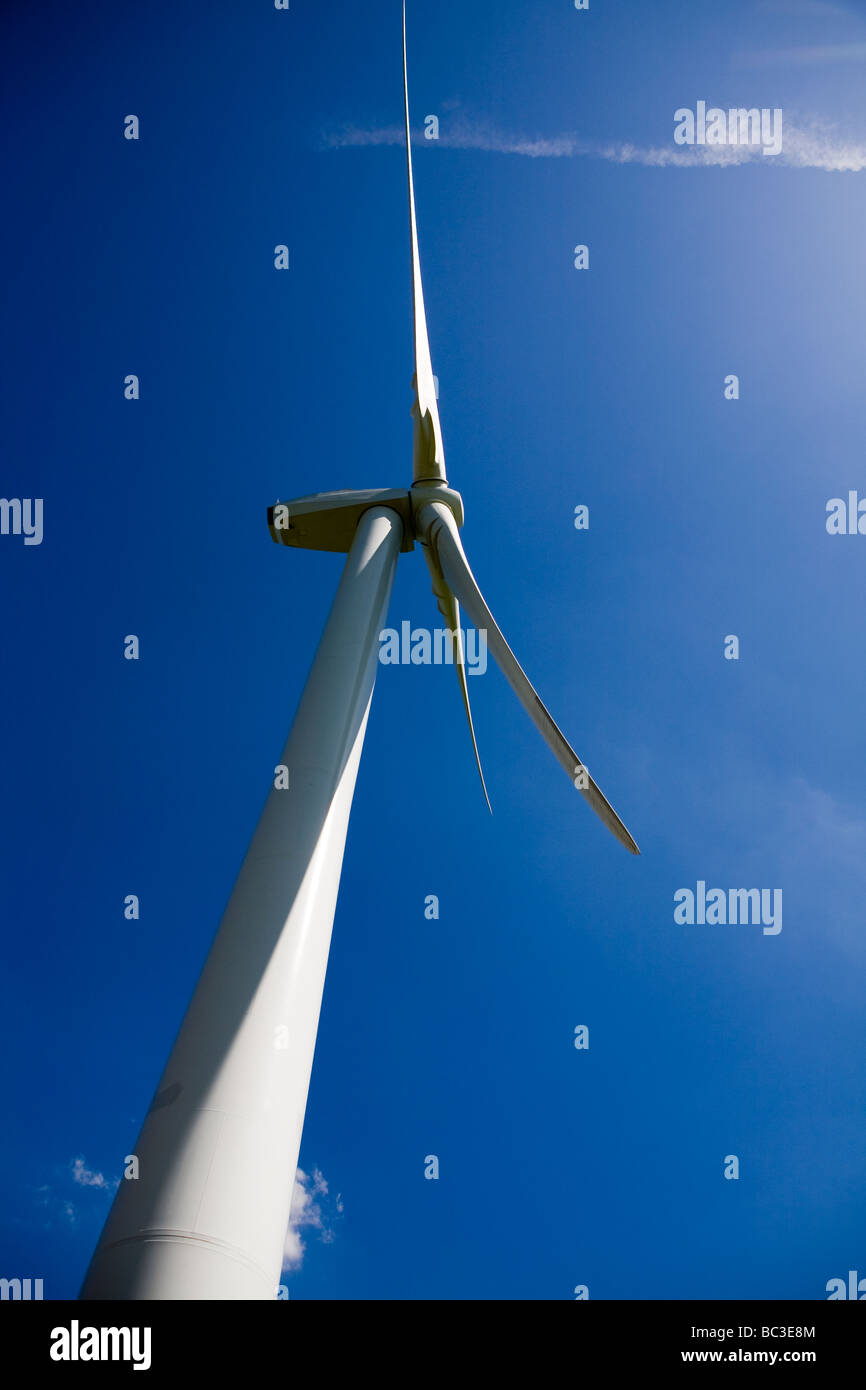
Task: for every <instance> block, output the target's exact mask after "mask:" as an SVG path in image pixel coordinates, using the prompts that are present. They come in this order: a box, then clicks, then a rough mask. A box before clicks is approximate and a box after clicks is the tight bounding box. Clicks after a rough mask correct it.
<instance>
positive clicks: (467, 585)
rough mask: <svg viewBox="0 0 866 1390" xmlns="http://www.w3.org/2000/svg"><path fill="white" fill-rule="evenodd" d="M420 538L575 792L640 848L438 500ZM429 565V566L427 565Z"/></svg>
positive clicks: (423, 519) (427, 512)
mask: <svg viewBox="0 0 866 1390" xmlns="http://www.w3.org/2000/svg"><path fill="white" fill-rule="evenodd" d="M418 522H419V525H418V532H419V539H420V538H421V536H423V537H424V541H425V543H426V544H427V545H428V546H429V547H430V549H431V550H432V551H433V558H434V560H435V563H436V564H437V566H438V567H439V569H440V570H441V572H442V576H443V578H444V580H445V583H446V585H447V586H448V588H449V590H450V591H451V592H452V593H453V594H454V596H455V597H456V598H457V599H458V600H459V601H460V603H462V605H463V607H464V608H465V610H466V612H467V613H468V615H469V617H470V618H471V620H472V622H473V623H474V625H475V627H476V628H477V629H478V630H479V632H483V631H486V633H487V645H488V647H489V648H490V651H491V652H492V654H493V657H494V659H495V660H496V663H497V665H498V666H499V668H500V670H501V671H502V673H503V675H504V676H505V678H506V680H507V681H508V683H509V685H510V686H511V688H512V690H513V691H514V693H515V695H516V696H517V698H518V699H519V701H520V703H521V704H522V705H523V708H524V709H525V710H526V712H527V714H528V715H529V717H530V719H531V720H532V722H533V723H534V724H535V726H536V728H537V729H538V730H539V732H540V733H541V735H542V737H543V738H544V740H545V742H546V743H547V744H548V746H549V747H550V748H551V749H552V751H553V754H554V756H555V757H556V759H557V761H558V762H559V763H560V765H561V766H562V767H563V768H564V769H565V771H566V772H567V773H568V775H569V777H570V778H571V779H572V781H573V782H574V784H575V786H576V787H577V789H578V791H580V792H581V793H582V794H583V796H584V797H585V798H586V800H587V801H588V802H589V804H590V806H591V807H592V809H593V810H594V811H595V813H596V815H597V816H599V817H600V818H601V820H603V821H604V823H605V825H606V826H607V828H608V830H610V831H611V833H612V834H613V835H615V836H616V838H617V839H618V840H619V842H620V844H622V845H625V847H626V849H627V850H628V851H629V853H630V854H640V850H639V849H638V847H637V845H636V844H635V842H634V840H633V839H632V837H631V835H630V834H629V832H628V830H627V829H626V827H625V826H624V825H623V823H622V821H621V820H620V818H619V816H618V815H617V813H616V811H615V810H614V809H613V807H612V806H611V804H610V802H609V801H608V800H607V797H606V796H605V795H604V794H603V792H602V791H601V789H600V788H599V787H598V786H597V785H596V783H595V782H594V781H593V779H592V777H590V775H589V773H588V772H587V770H586V768H585V767H584V766H583V764H582V762H581V761H580V758H578V756H577V754H576V753H575V751H574V749H573V748H572V747H571V745H570V744H569V743H568V740H567V739H566V738H565V735H564V734H563V733H562V731H561V730H560V729H559V728H558V727H557V725H556V724H555V722H554V720H553V718H552V717H551V715H550V714H549V713H548V711H547V710H546V709H545V707H544V705H543V704H542V703H541V700H540V699H539V697H538V695H537V694H536V692H535V690H534V689H533V687H532V685H531V683H530V681H529V678H528V676H527V675H526V673H525V671H524V670H523V668H522V666H521V665H520V663H519V662H518V660H517V657H516V656H515V655H514V653H513V651H512V650H511V648H510V647H509V645H508V643H507V642H506V640H505V638H504V637H503V635H502V633H501V631H500V630H499V627H498V625H497V623H496V619H495V618H494V617H493V614H492V613H491V612H490V609H489V608H488V607H487V604H486V603H485V601H484V596H483V595H482V593H481V590H480V589H479V587H478V585H477V583H476V581H475V576H474V575H473V573H472V570H471V569H470V568H469V561H468V560H467V558H466V553H465V551H464V549H463V545H462V543H461V540H460V533H459V531H458V530H457V523H456V522H455V520H454V517H453V516H452V514H451V511H450V509H449V508H448V507H446V506H445V505H444V503H442V502H428V503H427V505H426V506H424V507H423V508H422V509H421V513H420V516H419V518H418ZM431 568H432V566H431Z"/></svg>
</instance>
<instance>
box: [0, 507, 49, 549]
mask: <svg viewBox="0 0 866 1390" xmlns="http://www.w3.org/2000/svg"><path fill="white" fill-rule="evenodd" d="M0 536H23V537H24V544H25V545H41V544H42V498H41V497H0Z"/></svg>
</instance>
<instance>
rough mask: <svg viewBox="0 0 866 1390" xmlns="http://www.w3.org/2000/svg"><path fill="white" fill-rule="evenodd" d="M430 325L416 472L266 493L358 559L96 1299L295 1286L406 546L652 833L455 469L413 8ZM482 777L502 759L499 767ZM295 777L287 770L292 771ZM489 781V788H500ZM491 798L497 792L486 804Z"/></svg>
mask: <svg viewBox="0 0 866 1390" xmlns="http://www.w3.org/2000/svg"><path fill="white" fill-rule="evenodd" d="M403 91H404V105H405V117H406V165H407V171H408V181H409V227H410V237H411V249H412V288H413V301H414V324H415V375H414V378H413V386H414V392H415V399H414V403H413V405H412V416H413V420H414V427H413V447H412V475H413V481H412V486H411V488H409V489H408V490H406V489H403V490H401V489H372V490H367V491H343V492H331V493H320V494H317V495H315V496H312V497H302V498H299V499H297V500H296V501H294V502H290V503H277V504H275V505H274V506H273V507H269V508H268V526H269V528H270V532H271V536H272V538H273V540H275V541H277V542H278V543H280V544H283V545H287V546H294V547H299V548H301V549H313V550H331V551H338V552H345V553H346V554H347V559H346V563H345V567H344V570H343V575H342V578H341V580H340V584H339V587H338V589H337V593H336V597H335V599H334V603H333V607H332V608H331V612H330V615H329V617H328V621H327V623H326V626H325V630H324V632H323V635H322V639H321V642H320V644H319V648H318V651H317V652H316V656H315V660H314V662H313V665H312V668H311V670H310V674H309V677H308V679H307V684H306V686H305V687H304V691H303V694H302V696H301V700H300V704H299V706H298V710H297V714H296V716H295V720H294V723H293V725H292V728H291V731H290V733H289V737H288V742H287V743H286V746H285V749H284V750H283V753H282V757H281V760H280V763H279V764H278V765H277V769H278V770H279V769H284V773H283V774H282V775H280V774H279V771H278V775H277V776H275V784H274V786H273V787H272V789H271V791H270V793H269V795H268V798H267V801H266V803H265V808H264V811H263V812H262V816H261V819H260V820H259V823H258V825H257V827H256V830H255V833H254V835H253V838H252V841H251V843H250V846H249V849H248V851H247V854H246V857H245V859H244V861H243V864H242V866H241V870H240V873H239V875H238V878H237V881H236V883H235V886H234V889H233V890H232V894H231V897H230V898H229V902H228V905H227V907H226V910H225V913H224V915H223V918H222V921H221V923H220V926H219V930H218V932H217V935H216V937H215V939H214V943H213V946H212V947H211V950H210V953H209V955H208V958H207V961H206V962H205V966H204V969H203V971H202V974H201V977H200V979H199V982H198V984H197V986H196V989H195V992H194V994H193V998H192V1001H191V1003H190V1006H189V1008H188V1010H187V1013H186V1016H185V1018H184V1021H183V1023H182V1025H181V1028H180V1032H179V1033H178V1036H177V1039H176V1041H175V1044H174V1047H173V1049H172V1052H171V1055H170V1056H169V1059H168V1062H167V1063H166V1067H165V1070H164V1072H163V1075H162V1079H161V1081H160V1083H159V1086H158V1087H157V1091H156V1094H155V1097H154V1100H153V1102H152V1104H151V1106H150V1109H149V1111H148V1114H147V1116H146V1118H145V1121H144V1125H143V1127H142V1130H141V1133H140V1135H139V1137H138V1140H137V1142H136V1145H135V1155H136V1157H137V1159H138V1172H139V1176H138V1177H137V1178H130V1179H126V1180H123V1181H122V1182H121V1184H120V1187H119V1190H118V1192H117V1195H116V1197H115V1199H114V1203H113V1205H112V1208H111V1211H110V1212H109V1215H108V1219H107V1221H106V1224H105V1227H104V1229H103V1232H102V1235H101V1237H100V1240H99V1243H98V1245H97V1247H96V1250H95V1252H94V1255H93V1259H92V1260H91V1263H90V1267H89V1269H88V1272H87V1275H86V1277H85V1280H84V1284H83V1286H82V1290H81V1294H80V1297H81V1298H83V1299H273V1298H275V1297H277V1292H278V1285H279V1279H280V1272H281V1267H282V1252H283V1244H284V1240H285V1234H286V1230H287V1227H288V1222H289V1210H290V1203H291V1193H292V1185H293V1184H292V1180H293V1178H294V1175H295V1170H296V1167H297V1161H298V1153H299V1150H300V1141H301V1130H302V1126H303V1119H304V1110H305V1107H306V1100H307V1091H308V1088H309V1082H310V1073H311V1070H312V1064H313V1053H314V1050H315V1043H316V1031H317V1028H318V1020H319V1010H320V1007H321V1000H322V991H323V988H324V982H325V971H326V967H327V961H328V951H329V947H330V939H331V928H332V925H333V919H334V909H335V906H336V900H337V890H338V886H339V880H340V871H341V868H342V862H343V851H344V848H345V841H346V831H347V826H348V820H349V812H350V809H351V803H352V795H353V792H354V788H355V778H356V775H357V771H358V764H359V761H360V757H361V749H362V745H363V741H364V733H365V730H366V725H367V716H368V713H369V709H370V701H371V698H372V694H373V686H374V683H375V677H376V669H377V665H378V636H379V632H380V630H381V627H382V625H383V623H384V621H385V617H386V614H387V609H388V601H389V598H390V594H391V586H392V583H393V578H394V571H395V568H396V564H397V557H398V554H399V552H400V551H409V550H412V549H413V548H414V542H415V541H417V542H418V543H419V544H420V545H421V547H422V548H423V551H424V558H425V559H426V561H427V564H428V566H429V568H430V574H431V577H432V581H433V592H434V594H435V596H436V598H437V600H438V603H439V610H440V612H441V613H442V615H443V616H444V618H445V620H446V622H447V624H448V630H449V631H450V633H451V641H452V646H453V655H454V664H455V667H456V671H457V676H458V679H459V682H460V689H461V693H462V696H463V704H464V707H465V710H466V715H467V719H468V721H469V729H470V733H471V735H472V742H473V746H474V748H475V757H476V761H477V763H478V769H479V773H481V762H480V759H479V757H478V747H477V744H476V741H475V733H474V730H473V728H472V715H471V711H470V708H469V695H468V690H467V684H466V672H465V666H464V660H463V647H462V639H461V634H460V605H461V604H462V605H463V607H464V609H465V610H466V612H467V614H468V615H469V617H470V618H471V620H472V622H473V623H474V624H475V626H476V627H477V628H478V629H479V631H486V634H487V643H488V647H489V649H490V651H491V652H492V653H493V656H494V658H495V660H496V661H497V663H498V664H499V666H500V668H501V670H502V672H503V674H504V675H505V677H506V679H507V680H508V682H509V684H510V685H511V687H512V689H513V690H514V692H515V694H516V695H517V697H518V699H519V700H520V702H521V704H522V705H523V707H524V708H525V710H526V711H527V713H528V714H529V717H530V718H531V719H532V721H533V723H534V724H535V725H536V726H537V728H538V729H539V731H540V733H541V735H542V737H543V738H544V739H545V741H546V742H547V744H548V745H549V747H550V748H551V749H552V751H553V754H554V756H555V757H556V758H557V760H558V761H559V763H560V764H561V765H562V767H563V768H564V769H565V771H566V773H567V774H568V776H569V778H571V779H572V780H573V781H574V783H575V785H576V786H577V787H578V789H579V790H580V791H581V792H582V794H583V796H584V797H585V798H586V800H587V801H588V802H589V804H590V806H591V807H592V809H593V810H594V811H595V812H596V813H597V814H598V815H599V816H600V817H601V819H602V820H603V821H604V823H605V825H606V826H607V827H608V828H609V829H610V830H611V831H612V832H613V834H614V835H615V836H616V838H617V839H618V840H619V841H620V843H621V844H623V845H624V846H625V848H626V849H627V850H629V851H630V853H632V854H637V853H639V851H638V847H637V845H636V844H635V842H634V840H633V839H632V837H631V835H630V834H629V832H628V831H627V830H626V828H625V826H624V825H623V823H622V821H621V820H620V818H619V816H618V815H617V814H616V812H615V811H614V809H613V807H612V806H611V805H610V803H609V802H608V801H607V799H606V798H605V797H604V796H603V794H602V792H601V791H600V790H599V788H598V786H597V785H596V783H595V782H594V781H593V779H592V778H591V777H590V776H589V774H588V773H587V772H586V769H585V768H584V767H583V764H582V763H581V761H580V759H579V758H578V757H577V754H576V753H575V752H574V750H573V749H572V748H571V746H570V745H569V743H568V741H567V740H566V738H565V736H564V735H563V734H562V733H561V732H560V730H559V728H558V727H557V725H556V724H555V723H554V721H553V719H552V718H551V716H550V714H549V713H548V711H547V710H546V708H545V707H544V705H543V704H542V703H541V700H540V699H539V697H538V695H537V694H536V692H535V690H534V689H533V687H532V685H531V684H530V682H529V680H528V679H527V677H526V675H525V674H524V672H523V669H522V668H521V666H520V665H519V663H518V661H517V659H516V657H515V656H514V654H513V652H512V650H511V648H510V647H509V645H508V643H507V642H506V640H505V638H504V637H503V635H502V633H501V632H500V630H499V627H498V626H497V624H496V622H495V620H494V618H493V615H492V614H491V612H490V609H489V608H488V607H487V604H486V603H485V601H484V598H483V597H482V594H481V591H480V589H479V588H478V585H477V584H476V582H475V579H474V577H473V574H472V571H471V569H470V568H469V562H468V561H467V559H466V555H465V552H464V550H463V546H462V544H461V541H460V528H461V526H462V525H463V503H462V501H461V498H460V494H459V493H457V492H455V491H454V490H453V488H451V487H450V486H449V484H448V480H447V477H446V474H445V452H444V448H443V445H442V430H441V427H440V423H439V410H438V406H437V401H436V390H435V383H434V378H433V368H432V364H431V359H430V344H429V341H428V337H427V321H426V315H425V312H424V292H423V288H422V284H421V267H420V260H419V255H418V230H417V226H416V220H415V193H414V183H413V174H412V148H411V138H410V133H409V96H408V84H407V77H406V10H405V3H404V7H403ZM481 781H482V786H483V784H484V776H483V773H481ZM286 782H287V783H288V785H286ZM485 796H486V789H485ZM488 805H489V801H488Z"/></svg>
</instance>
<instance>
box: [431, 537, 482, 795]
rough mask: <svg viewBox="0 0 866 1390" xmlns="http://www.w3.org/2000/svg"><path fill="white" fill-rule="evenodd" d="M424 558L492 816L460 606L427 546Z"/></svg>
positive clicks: (479, 773)
mask: <svg viewBox="0 0 866 1390" xmlns="http://www.w3.org/2000/svg"><path fill="white" fill-rule="evenodd" d="M424 558H425V559H426V561H427V565H428V568H429V570H430V575H431V578H432V580H433V593H434V595H435V597H436V600H437V602H438V604H439V612H440V613H441V614H442V616H443V618H444V619H445V621H446V623H447V624H448V631H449V632H450V633H451V650H452V653H453V658H454V665H455V666H456V668H457V679H458V681H459V682H460V694H461V695H462V696H463V708H464V709H465V711H466V718H467V720H468V723H469V733H470V736H471V738H472V747H473V748H474V749H475V762H476V763H477V765H478V776H479V777H480V778H481V789H482V791H483V792H484V800H485V801H486V802H487V809H488V811H489V812H490V814H491V815H493V807H492V806H491V805H490V797H489V796H488V795H487V783H486V782H485V780H484V769H483V768H482V766H481V756H480V754H479V752H478V742H477V740H476V738H475V725H474V724H473V722H472V708H471V706H470V704H469V687H468V686H467V683H466V662H465V659H464V652H463V633H462V632H461V631H460V605H459V603H458V602H457V600H456V598H455V597H454V595H453V594H452V593H451V590H450V589H449V588H448V585H447V584H446V583H445V580H444V578H443V575H442V571H441V569H440V568H439V565H438V563H437V561H436V557H435V555H434V554H433V552H432V551H431V549H430V547H429V545H425V547H424Z"/></svg>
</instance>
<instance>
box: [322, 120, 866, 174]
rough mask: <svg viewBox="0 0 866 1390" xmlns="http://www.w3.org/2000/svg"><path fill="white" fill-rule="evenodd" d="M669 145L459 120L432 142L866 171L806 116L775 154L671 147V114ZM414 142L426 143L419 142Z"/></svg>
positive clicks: (692, 163)
mask: <svg viewBox="0 0 866 1390" xmlns="http://www.w3.org/2000/svg"><path fill="white" fill-rule="evenodd" d="M671 118H672V119H671V143H670V144H669V145H641V144H637V143H634V142H632V141H607V142H603V141H587V140H581V139H579V138H578V137H577V136H576V135H554V136H537V137H536V136H526V135H510V134H507V133H505V132H503V131H500V130H496V129H495V128H494V127H492V126H486V125H483V124H475V125H472V124H470V123H468V122H466V121H462V122H460V123H459V124H457V125H455V126H454V127H453V128H452V129H450V130H443V131H442V134H441V136H440V139H439V141H438V143H439V144H440V145H443V146H445V147H446V148H449V149H461V150H486V151H490V152H492V153H495V154H517V155H523V156H524V157H526V158H528V159H573V158H577V157H582V158H587V159H604V160H607V161H608V162H609V163H612V164H642V165H644V166H646V167H647V168H654V169H663V168H674V169H689V168H702V167H711V166H719V167H722V168H725V167H728V166H733V165H740V164H755V163H757V164H762V165H782V166H784V167H786V168H789V169H823V170H826V171H827V172H834V173H840V172H852V173H858V172H860V171H861V170H863V169H866V141H858V140H855V139H852V138H850V137H845V136H841V137H840V135H839V134H838V131H837V127H836V126H834V125H832V124H830V123H829V122H826V121H818V120H812V121H809V122H806V123H804V124H800V125H796V124H793V123H791V122H790V121H787V120H785V121H784V123H783V147H782V150H781V152H780V153H779V154H778V155H765V154H764V153H763V151H762V149H761V147H760V146H759V145H690V146H685V145H675V144H674V143H673V112H672V113H671ZM403 140H404V133H403V130H402V129H401V128H400V127H399V126H383V127H380V128H379V129H365V128H363V127H359V126H343V127H341V128H339V129H335V130H331V131H329V132H327V133H326V134H325V135H324V136H323V140H322V143H323V145H324V147H325V148H327V149H346V148H350V147H353V148H358V147H365V146H376V145H401V144H402V143H403ZM420 143H422V144H425V143H430V142H426V141H421V142H420Z"/></svg>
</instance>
